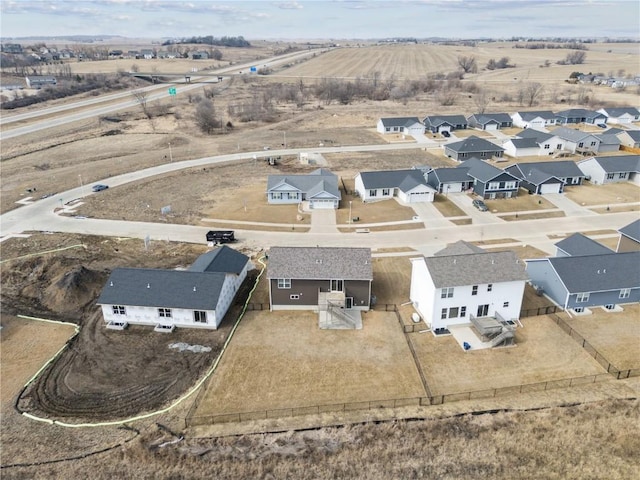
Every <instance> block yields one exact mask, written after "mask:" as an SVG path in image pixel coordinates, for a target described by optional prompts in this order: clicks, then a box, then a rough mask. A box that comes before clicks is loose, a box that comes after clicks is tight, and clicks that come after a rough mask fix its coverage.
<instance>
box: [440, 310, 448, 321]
mask: <svg viewBox="0 0 640 480" xmlns="http://www.w3.org/2000/svg"><path fill="white" fill-rule="evenodd" d="M445 318H447V309H446V308H443V309H442V312H440V319H441V320H444V319H445Z"/></svg>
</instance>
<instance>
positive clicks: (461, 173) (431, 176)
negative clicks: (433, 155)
mask: <svg viewBox="0 0 640 480" xmlns="http://www.w3.org/2000/svg"><path fill="white" fill-rule="evenodd" d="M427 183H428V184H429V185H431V187H433V188H434V189H435V190H436V191H437V192H438V193H444V194H447V193H458V192H464V191H466V190H469V189H470V188H471V187H472V186H473V179H472V178H471V177H470V176H469V169H468V168H465V167H463V166H462V165H460V166H458V167H443V168H436V169H433V170H431V171H429V172H428V173H427Z"/></svg>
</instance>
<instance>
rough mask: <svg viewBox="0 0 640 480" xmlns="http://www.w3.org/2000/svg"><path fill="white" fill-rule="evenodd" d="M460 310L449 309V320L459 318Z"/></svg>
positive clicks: (456, 308)
mask: <svg viewBox="0 0 640 480" xmlns="http://www.w3.org/2000/svg"><path fill="white" fill-rule="evenodd" d="M459 310H460V309H459V308H458V307H451V308H450V309H449V318H458V311H459Z"/></svg>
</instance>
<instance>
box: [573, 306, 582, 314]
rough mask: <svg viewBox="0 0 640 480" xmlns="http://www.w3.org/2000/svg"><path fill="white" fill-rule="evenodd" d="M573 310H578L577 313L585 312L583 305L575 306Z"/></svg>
mask: <svg viewBox="0 0 640 480" xmlns="http://www.w3.org/2000/svg"><path fill="white" fill-rule="evenodd" d="M573 311H574V312H576V313H582V312H584V308H583V307H575V308H574V309H573Z"/></svg>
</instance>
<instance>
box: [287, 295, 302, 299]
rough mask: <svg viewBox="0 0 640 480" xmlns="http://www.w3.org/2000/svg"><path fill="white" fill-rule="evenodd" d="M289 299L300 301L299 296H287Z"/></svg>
mask: <svg viewBox="0 0 640 480" xmlns="http://www.w3.org/2000/svg"><path fill="white" fill-rule="evenodd" d="M289 299H290V300H299V299H300V295H289Z"/></svg>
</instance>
